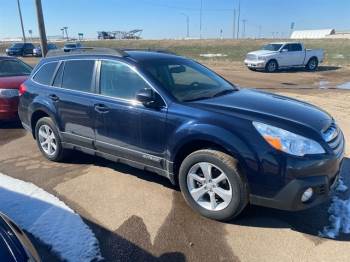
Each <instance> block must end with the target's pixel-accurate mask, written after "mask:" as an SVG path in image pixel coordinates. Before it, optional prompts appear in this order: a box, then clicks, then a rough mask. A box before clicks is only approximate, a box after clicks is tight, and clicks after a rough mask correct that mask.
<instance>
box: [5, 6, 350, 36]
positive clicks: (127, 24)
mask: <svg viewBox="0 0 350 262" xmlns="http://www.w3.org/2000/svg"><path fill="white" fill-rule="evenodd" d="M202 1H203V18H202V21H203V22H202V28H203V29H202V32H203V33H202V35H203V37H205V38H216V37H218V36H219V32H220V30H221V29H222V30H223V36H224V37H225V38H230V37H232V24H233V11H232V10H233V8H236V9H237V8H238V1H239V0H202ZM20 2H21V6H22V13H23V20H24V27H25V31H26V34H27V35H28V30H29V29H32V30H33V35H34V36H36V35H38V30H37V24H36V13H35V9H34V0H20ZM200 2H201V0H42V4H43V11H44V17H45V23H46V32H47V35H49V36H54V35H61V31H60V28H62V27H63V26H68V27H69V29H68V33H69V35H70V36H72V37H77V34H78V32H82V33H84V36H86V37H96V36H97V33H96V31H101V30H107V31H109V30H110V31H114V30H131V29H135V28H141V29H144V32H143V35H142V36H143V37H144V38H146V39H161V38H179V37H183V36H185V35H186V17H185V16H184V15H182V13H185V14H186V15H189V17H190V36H191V37H198V36H199V17H200V16H199V13H200V12H199V9H200ZM242 19H246V20H247V21H246V36H250V37H254V36H258V34H259V26H261V35H262V36H265V37H271V35H272V32H279V33H278V34H279V36H280V35H281V34H282V36H287V35H288V34H289V30H290V29H289V28H290V24H291V22H295V28H296V29H321V28H335V29H336V30H349V31H350V0H287V1H281V0H241V20H242ZM242 31H243V23H242V21H241V32H242ZM19 36H21V29H20V23H19V16H18V11H17V2H16V0H0V38H5V37H19Z"/></svg>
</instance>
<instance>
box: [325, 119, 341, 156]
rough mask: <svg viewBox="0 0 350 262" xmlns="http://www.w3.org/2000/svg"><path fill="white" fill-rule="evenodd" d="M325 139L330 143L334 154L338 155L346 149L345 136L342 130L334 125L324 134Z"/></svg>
mask: <svg viewBox="0 0 350 262" xmlns="http://www.w3.org/2000/svg"><path fill="white" fill-rule="evenodd" d="M323 138H324V140H325V141H326V142H327V143H328V145H329V147H330V148H331V149H332V150H333V152H334V153H335V154H336V155H338V154H340V153H342V151H343V148H344V136H343V133H342V132H341V130H340V129H339V127H338V126H337V125H335V124H334V123H333V124H331V125H330V127H328V128H327V130H326V131H324V132H323Z"/></svg>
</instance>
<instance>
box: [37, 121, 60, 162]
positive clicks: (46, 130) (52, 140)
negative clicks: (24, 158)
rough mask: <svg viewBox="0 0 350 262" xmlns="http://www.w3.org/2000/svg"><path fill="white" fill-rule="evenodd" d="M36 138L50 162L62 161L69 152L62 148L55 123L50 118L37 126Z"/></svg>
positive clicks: (39, 122)
mask: <svg viewBox="0 0 350 262" xmlns="http://www.w3.org/2000/svg"><path fill="white" fill-rule="evenodd" d="M35 138H36V142H37V144H38V147H39V149H40V151H41V153H42V154H43V155H44V156H45V157H46V158H47V159H49V160H51V161H55V162H59V161H61V160H62V159H63V158H64V157H65V155H66V153H67V151H66V150H65V149H64V148H63V147H62V143H61V139H60V136H59V133H58V129H57V127H56V125H55V123H54V122H53V121H52V120H51V118H49V117H43V118H41V119H39V121H38V122H37V124H36V126H35Z"/></svg>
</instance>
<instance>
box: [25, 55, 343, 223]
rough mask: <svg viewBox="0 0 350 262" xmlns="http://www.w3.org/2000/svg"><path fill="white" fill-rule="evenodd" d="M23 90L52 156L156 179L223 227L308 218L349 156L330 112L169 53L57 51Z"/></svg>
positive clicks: (29, 123) (31, 120)
mask: <svg viewBox="0 0 350 262" xmlns="http://www.w3.org/2000/svg"><path fill="white" fill-rule="evenodd" d="M19 92H20V105H19V115H20V118H21V121H22V123H23V126H24V127H25V128H26V129H27V130H28V131H30V132H31V133H32V134H33V137H34V138H35V139H36V141H37V144H38V147H39V149H40V150H41V152H42V153H43V155H44V156H45V157H46V158H48V159H50V160H52V161H61V160H63V159H64V157H66V156H67V153H68V152H69V151H71V150H80V151H82V152H85V153H88V154H92V155H96V156H101V157H104V158H107V159H110V160H112V161H118V162H123V163H126V164H129V165H131V166H134V167H137V168H141V169H144V170H148V171H152V172H155V173H157V174H159V175H162V176H165V177H167V178H169V179H170V180H171V182H172V183H174V184H179V186H180V189H181V191H182V193H183V195H184V197H185V199H186V201H187V203H188V204H189V205H190V206H191V207H192V208H193V209H195V210H196V211H197V212H199V213H201V214H202V215H204V216H206V217H209V218H212V219H217V220H229V219H232V218H233V217H235V216H237V215H238V214H239V213H240V212H241V211H242V210H243V209H244V207H245V206H246V205H247V204H249V203H250V204H256V205H262V206H267V207H273V208H278V209H284V210H300V209H305V208H309V207H312V206H314V205H316V204H319V203H321V202H323V201H324V200H326V199H327V198H328V193H329V190H330V188H331V186H332V185H333V184H334V183H335V182H336V180H337V177H338V174H339V170H340V166H341V163H342V159H343V155H344V145H345V142H344V137H343V134H342V131H341V130H340V129H339V127H338V126H337V125H336V123H335V121H334V119H333V118H332V117H331V116H330V115H329V114H328V113H326V112H324V111H323V110H321V109H319V108H317V107H315V106H312V105H310V104H307V103H304V102H301V101H297V100H294V99H290V98H287V97H283V96H278V95H275V94H270V93H266V92H262V91H256V90H252V89H240V88H238V87H236V86H235V85H233V84H231V83H230V82H228V81H227V80H225V79H223V78H222V77H220V76H219V75H217V74H216V73H214V72H213V71H211V70H210V69H208V68H206V67H205V66H203V65H201V64H199V63H197V62H195V61H193V60H190V59H187V58H184V57H181V56H177V55H175V54H170V53H166V52H159V51H158V52H157V51H140V50H139V51H137V50H133V51H114V52H111V51H107V50H103V49H94V48H92V49H91V50H87V49H81V50H78V51H77V52H70V53H66V54H64V53H56V54H55V55H54V56H51V57H47V58H44V59H42V60H41V62H40V63H39V64H38V65H37V66H36V68H35V69H34V70H33V73H32V75H31V77H30V79H28V80H27V81H26V82H25V83H24V84H23V85H22V86H21V88H20V90H19ZM71 157H74V156H71Z"/></svg>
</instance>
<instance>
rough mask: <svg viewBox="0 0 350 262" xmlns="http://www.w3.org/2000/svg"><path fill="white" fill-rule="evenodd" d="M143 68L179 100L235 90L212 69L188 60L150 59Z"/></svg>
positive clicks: (200, 97)
mask: <svg viewBox="0 0 350 262" xmlns="http://www.w3.org/2000/svg"><path fill="white" fill-rule="evenodd" d="M145 68H146V70H147V71H148V72H149V73H150V74H151V75H152V76H153V77H154V78H156V79H157V80H158V81H159V82H160V84H162V85H163V86H164V87H165V88H167V89H168V90H169V91H170V93H171V94H172V95H173V96H174V97H175V98H176V99H177V100H178V101H180V102H189V101H194V100H200V99H206V98H211V97H215V96H218V95H224V94H226V93H229V92H232V91H235V90H237V89H236V88H235V87H234V86H233V85H232V84H231V83H229V82H227V81H226V80H224V79H223V78H221V77H220V76H218V75H217V74H215V73H214V72H213V71H211V70H209V69H207V68H206V67H204V66H202V65H200V64H198V63H196V62H193V61H190V60H184V59H176V60H175V59H174V61H171V60H170V61H169V60H166V61H156V62H154V61H152V62H149V63H148V64H146V65H145Z"/></svg>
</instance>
